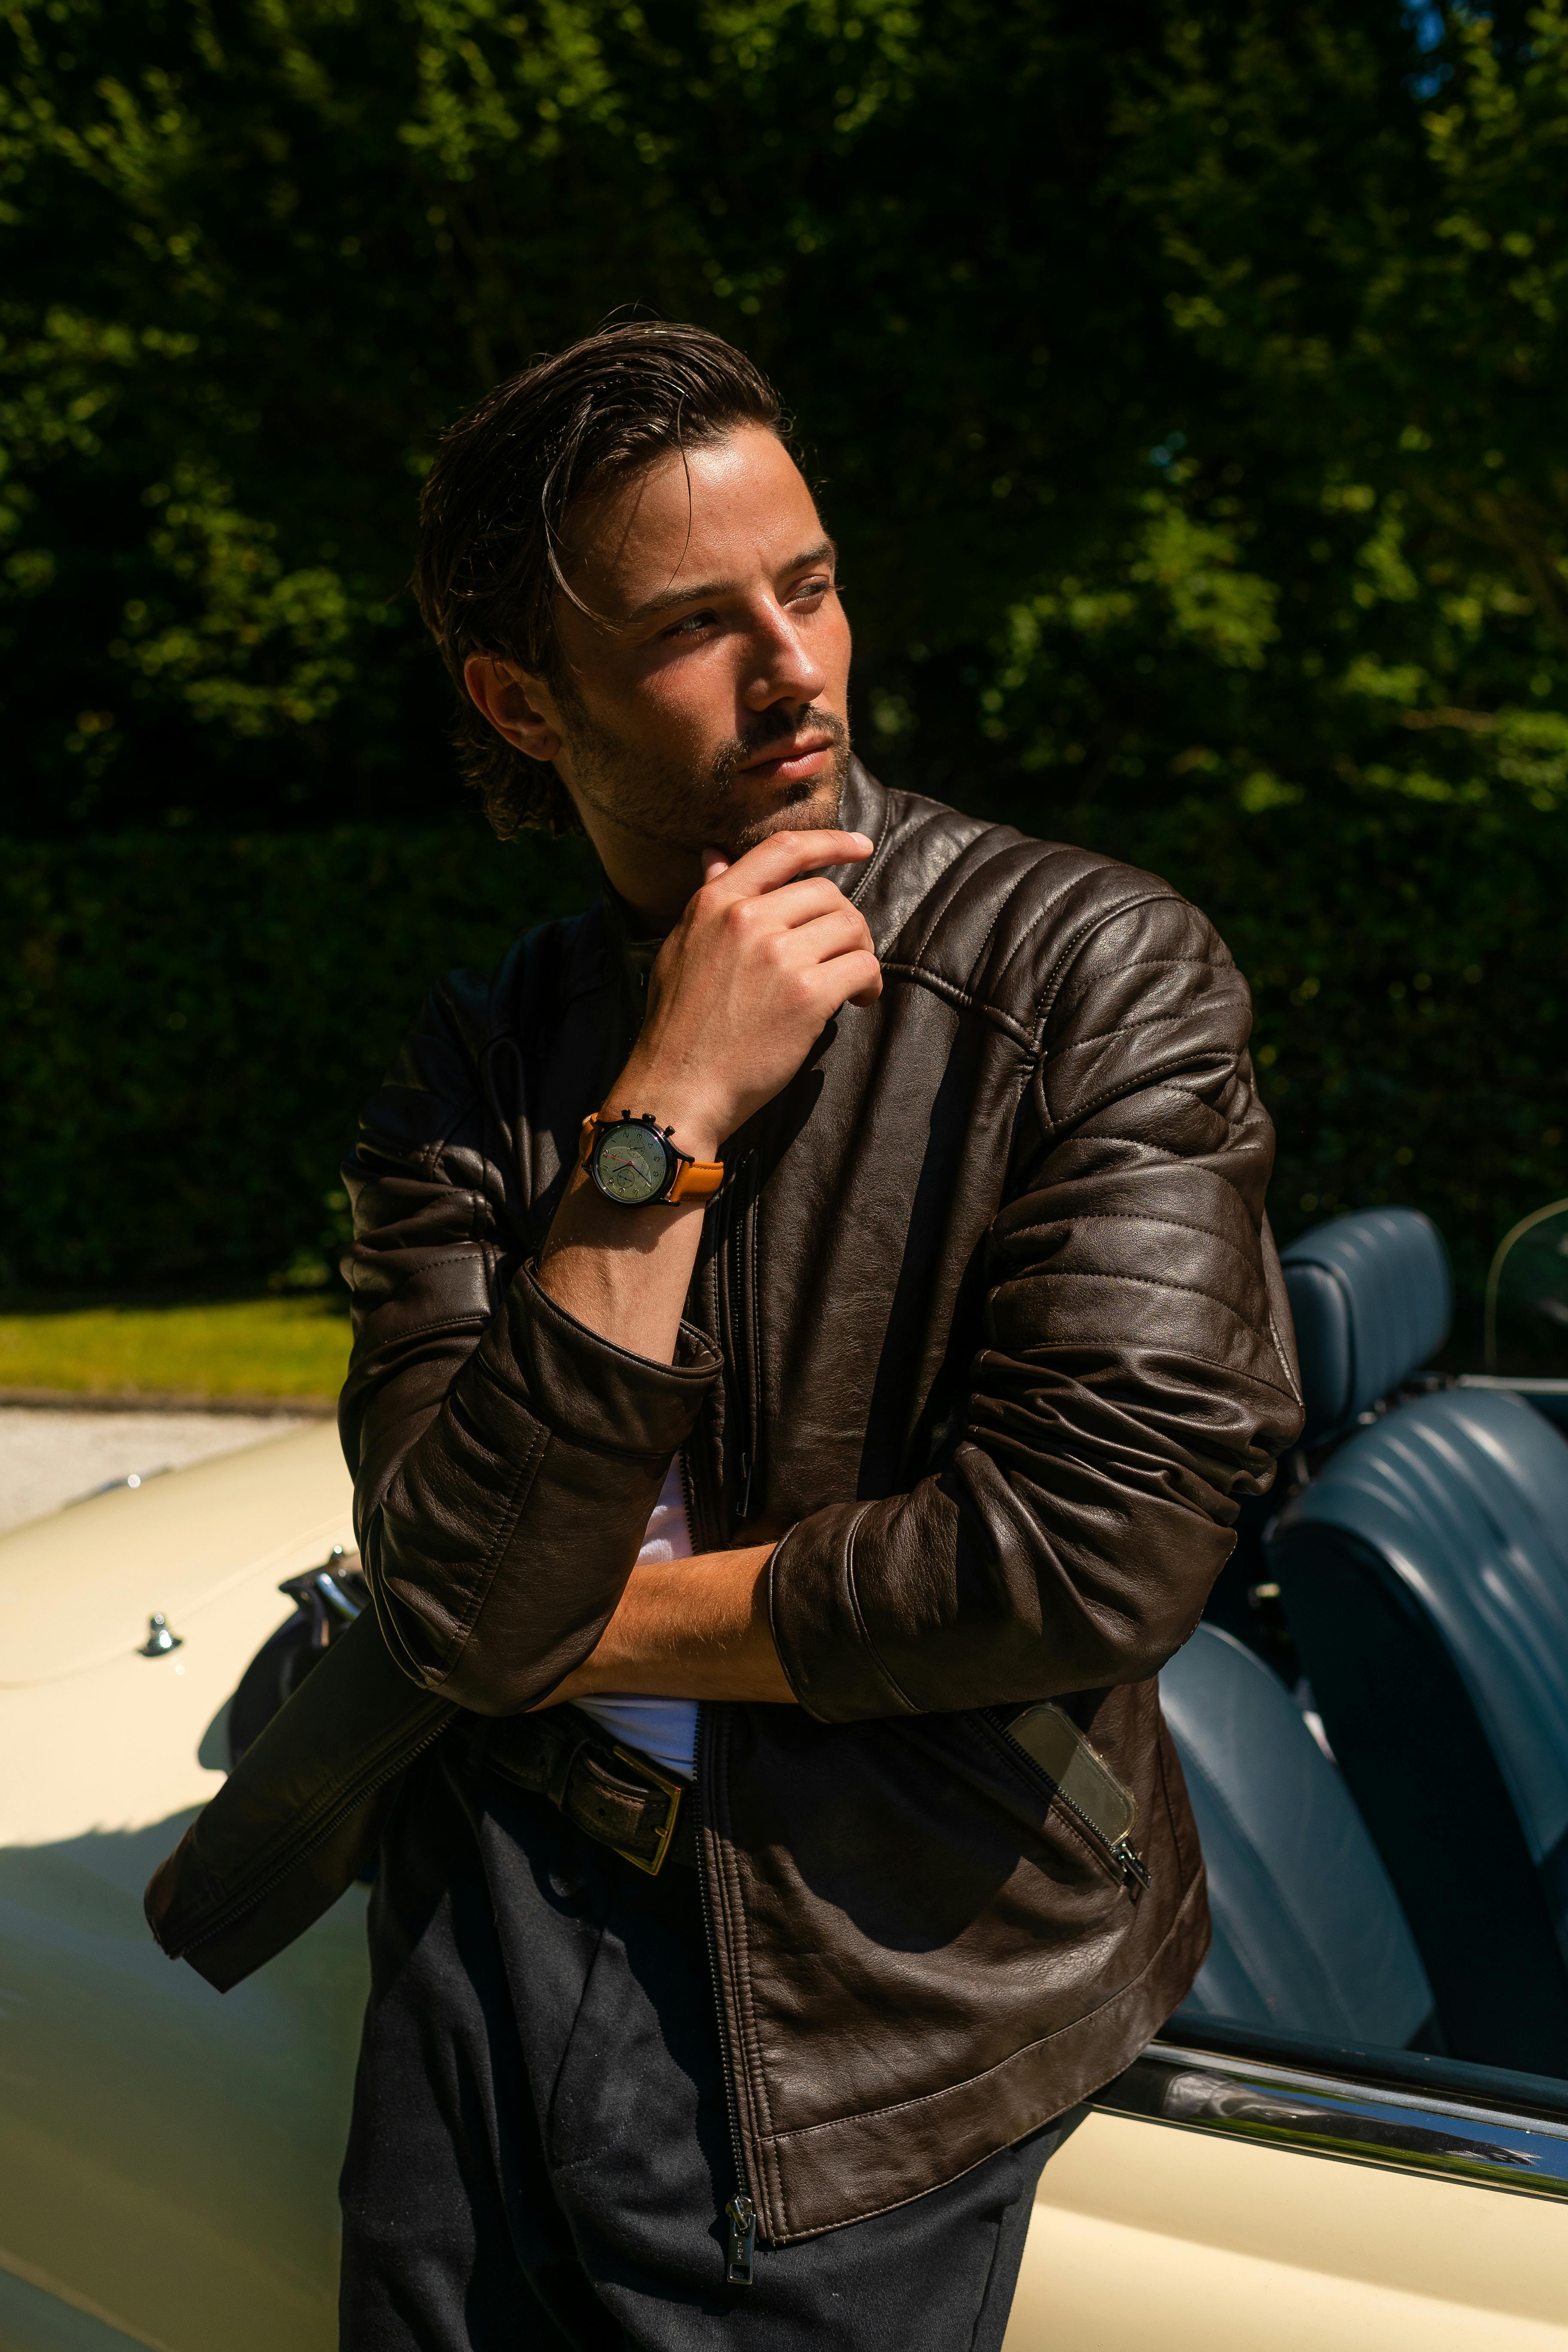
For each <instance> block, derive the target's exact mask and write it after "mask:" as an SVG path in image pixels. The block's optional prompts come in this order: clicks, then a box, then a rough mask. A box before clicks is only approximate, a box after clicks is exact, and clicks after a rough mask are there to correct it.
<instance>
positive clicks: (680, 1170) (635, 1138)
mask: <svg viewBox="0 0 1568 2352" xmlns="http://www.w3.org/2000/svg"><path fill="white" fill-rule="evenodd" d="M674 1132H675V1130H674V1129H673V1128H668V1127H660V1125H659V1124H658V1120H657V1119H656V1118H655V1117H654V1115H653V1113H652V1111H650V1110H645V1111H640V1112H639V1113H638V1114H637V1117H636V1118H633V1116H632V1114H631V1112H630V1111H629V1110H624V1111H623V1112H622V1113H621V1115H620V1117H619V1118H604V1117H603V1116H602V1115H601V1114H600V1113H598V1112H597V1111H590V1113H589V1114H588V1117H587V1118H585V1119H584V1121H583V1139H582V1143H581V1145H580V1147H579V1150H578V1153H577V1162H578V1165H579V1167H582V1168H585V1169H586V1170H587V1171H588V1173H589V1175H590V1176H591V1177H592V1178H593V1180H594V1181H595V1184H596V1185H597V1186H598V1188H599V1190H600V1192H602V1193H603V1194H604V1196H605V1200H606V1201H614V1202H616V1205H617V1207H619V1208H622V1209H646V1208H648V1207H650V1206H651V1205H652V1204H653V1203H654V1202H658V1201H664V1202H675V1201H705V1200H707V1199H708V1198H709V1197H710V1195H711V1194H712V1193H714V1192H717V1191H718V1190H719V1187H720V1185H721V1184H722V1182H723V1181H724V1168H723V1163H722V1161H721V1160H693V1158H692V1157H691V1154H690V1153H689V1151H678V1150H676V1148H675V1146H674V1144H673V1143H672V1142H671V1141H670V1137H671V1136H672V1135H673V1133H674Z"/></svg>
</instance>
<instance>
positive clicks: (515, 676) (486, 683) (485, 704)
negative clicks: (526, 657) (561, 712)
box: [463, 654, 562, 760]
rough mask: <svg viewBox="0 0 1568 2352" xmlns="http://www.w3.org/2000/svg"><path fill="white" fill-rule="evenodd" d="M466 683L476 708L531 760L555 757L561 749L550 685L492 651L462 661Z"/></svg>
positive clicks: (557, 720) (464, 682)
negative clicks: (494, 654)
mask: <svg viewBox="0 0 1568 2352" xmlns="http://www.w3.org/2000/svg"><path fill="white" fill-rule="evenodd" d="M463 684H464V685H465V686H466V687H467V688H468V697H469V699H470V700H471V701H472V703H473V705H474V708H475V709H476V710H479V711H482V712H483V714H484V716H485V717H486V718H487V719H489V722H490V725H491V726H492V727H493V728H494V729H495V730H496V732H497V734H498V735H504V736H505V737H506V740H507V741H508V742H509V743H511V744H513V745H515V746H516V748H517V750H518V751H526V752H527V754H528V756H529V758H530V759H531V760H553V759H554V757H555V754H556V753H557V751H560V749H561V743H562V735H561V726H560V721H559V719H558V716H557V713H556V709H555V698H554V697H553V696H552V694H551V692H550V689H549V688H548V687H546V686H544V685H542V683H541V681H540V680H539V679H538V678H535V677H528V676H527V674H526V673H525V672H524V671H522V670H521V669H519V668H518V667H517V664H516V663H515V662H508V661H497V660H496V659H495V658H494V656H492V655H490V654H470V655H469V656H468V660H467V661H466V662H465V663H464V664H463Z"/></svg>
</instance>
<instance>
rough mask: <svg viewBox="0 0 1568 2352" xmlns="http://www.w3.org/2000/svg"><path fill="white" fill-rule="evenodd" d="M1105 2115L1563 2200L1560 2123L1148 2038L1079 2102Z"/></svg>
mask: <svg viewBox="0 0 1568 2352" xmlns="http://www.w3.org/2000/svg"><path fill="white" fill-rule="evenodd" d="M1089 2105H1091V2106H1095V2107H1103V2108H1106V2109H1108V2110H1110V2112H1111V2113H1112V2114H1116V2115H1131V2116H1144V2117H1146V2118H1147V2119H1148V2120H1149V2121H1150V2122H1152V2123H1161V2124H1167V2125H1175V2126H1177V2127H1178V2128H1180V2129H1184V2130H1188V2131H1204V2132H1212V2133H1218V2134H1221V2135H1222V2136H1224V2137H1229V2138H1242V2139H1251V2140H1258V2141H1263V2142H1266V2143H1268V2144H1270V2145H1272V2146H1275V2147H1294V2148H1299V2149H1301V2150H1303V2151H1306V2152H1309V2153H1311V2154H1315V2155H1320V2156H1339V2157H1345V2158H1350V2159H1352V2161H1354V2162H1359V2163H1363V2164H1378V2165H1393V2166H1396V2167H1398V2168H1400V2169H1401V2170H1412V2171H1415V2172H1418V2173H1425V2174H1427V2175H1429V2176H1437V2177H1440V2178H1443V2179H1451V2180H1468V2181H1470V2182H1472V2183H1476V2184H1479V2185H1481V2186H1484V2187H1488V2188H1492V2189H1522V2190H1525V2191H1527V2192H1528V2193H1530V2194H1531V2195H1533V2196H1537V2197H1568V2122H1564V2121H1556V2120H1553V2119H1552V2118H1550V2117H1547V2116H1538V2115H1520V2114H1517V2113H1515V2112H1514V2111H1513V2110H1512V2109H1511V2108H1509V2107H1506V2106H1495V2107H1493V2106H1481V2105H1476V2104H1474V2103H1473V2102H1471V2101H1468V2100H1463V2099H1452V2098H1445V2097H1442V2096H1434V2095H1432V2094H1431V2093H1430V2092H1426V2091H1405V2090H1400V2089H1398V2088H1396V2087H1394V2086H1393V2085H1390V2084H1382V2083H1375V2084H1374V2083H1357V2082H1353V2081H1351V2080H1348V2079H1344V2078H1341V2077H1339V2076H1335V2075H1331V2074H1310V2073H1307V2072H1304V2071H1301V2070H1299V2069H1297V2068H1295V2067H1291V2066H1277V2065H1274V2064H1273V2063H1270V2062H1269V2061H1268V2060H1259V2059H1255V2058H1237V2057H1233V2056H1230V2055H1229V2054H1228V2053H1224V2052H1221V2051H1216V2050H1189V2049H1184V2048H1181V2047H1179V2046H1178V2045H1176V2044H1175V2043H1173V2042H1151V2043H1150V2045H1149V2047H1148V2049H1147V2050H1145V2051H1144V2053H1143V2054H1142V2057H1141V2058H1138V2059H1135V2060H1134V2062H1133V2063H1132V2064H1131V2066H1130V2067H1129V2068H1128V2069H1127V2071H1126V2073H1125V2074H1119V2075H1118V2076H1117V2078H1116V2080H1115V2082H1113V2083H1108V2084H1106V2087H1105V2088H1104V2090H1103V2091H1098V2092H1096V2094H1095V2095H1094V2097H1093V2098H1092V2099H1091V2100H1090V2101H1089Z"/></svg>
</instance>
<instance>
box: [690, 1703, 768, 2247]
mask: <svg viewBox="0 0 1568 2352" xmlns="http://www.w3.org/2000/svg"><path fill="white" fill-rule="evenodd" d="M711 1738H712V1727H711V1724H710V1719H709V1715H708V1709H707V1707H706V1706H704V1705H702V1704H699V1706H698V1709H697V1778H696V1781H695V1784H694V1786H693V1789H692V1797H693V1800H694V1801H695V1804H696V1808H697V1829H698V1840H697V1885H698V1890H699V1893H700V1896H701V1901H702V1933H703V1937H704V1939H705V1941H706V1943H707V1946H708V1973H709V1976H710V1979H712V1985H713V2007H714V2011H715V2012H716V2014H717V2016H718V2020H719V2049H720V2054H721V2058H722V2060H723V2075H724V2112H725V2115H726V2116H727V2117H728V2118H729V2124H730V2152H731V2156H732V2157H733V2158H734V2160H735V2189H734V2193H733V2195H732V2196H731V2198H730V2200H729V2201H728V2202H727V2203H726V2205H725V2207H724V2219H725V2220H726V2221H728V2223H729V2225H730V2244H729V2254H728V2259H727V2261H726V2263H725V2267H724V2284H725V2285H726V2286H750V2285H751V2284H752V2266H753V2263H754V2262H755V2258H756V2251H757V2209H756V2206H755V2204H754V2202H753V2201H752V2193H751V2189H750V2188H749V2187H748V2185H747V2180H746V2158H745V2152H744V2150H743V2149H742V2146H741V2118H740V2116H739V2114H738V2113H737V2111H736V2107H735V2065H734V2053H733V2051H732V2050H731V2047H730V2027H729V2021H728V2019H727V2017H726V2014H725V2010H724V1995H723V1988H722V1986H721V1984H720V1981H719V1946H718V1942H717V1940H716V1938H715V1937H714V1934H713V1910H712V1906H711V1904H710V1901H709V1897H708V1873H707V1871H706V1870H705V1868H704V1867H703V1862H702V1837H701V1831H702V1818H703V1806H702V1792H703V1787H704V1784H705V1782H706V1780H707V1766H708V1750H709V1746H710V1741H711Z"/></svg>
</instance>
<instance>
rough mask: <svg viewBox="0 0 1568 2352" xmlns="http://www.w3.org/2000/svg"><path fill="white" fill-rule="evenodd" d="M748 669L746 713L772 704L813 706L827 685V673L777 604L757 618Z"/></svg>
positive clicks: (788, 615) (794, 625) (799, 632)
mask: <svg viewBox="0 0 1568 2352" xmlns="http://www.w3.org/2000/svg"><path fill="white" fill-rule="evenodd" d="M751 668H752V675H751V677H749V678H748V680H747V683H746V687H745V693H744V699H745V703H746V708H747V709H749V710H766V709H769V708H770V707H771V705H773V703H775V702H798V703H801V704H805V703H808V702H815V701H816V698H817V696H818V695H819V694H820V693H821V692H822V689H823V688H824V687H825V686H826V683H827V672H826V670H825V669H824V667H823V666H822V664H821V663H820V662H819V661H818V660H817V659H816V656H814V655H813V653H812V651H811V649H810V647H809V646H808V645H807V644H806V642H805V634H804V632H803V631H802V630H801V628H800V627H799V626H798V625H797V624H796V623H795V621H794V620H793V619H792V618H791V616H790V614H788V613H786V612H784V610H783V609H782V608H781V607H780V606H779V605H777V604H773V605H770V606H768V607H766V608H765V609H764V610H763V611H762V612H761V613H759V614H758V615H757V625H756V628H755V630H754V632H753V635H752V644H751Z"/></svg>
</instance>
